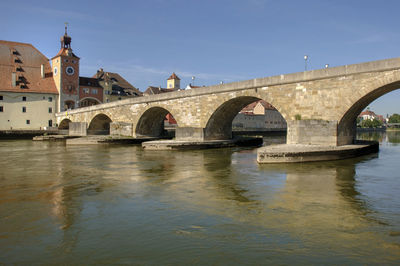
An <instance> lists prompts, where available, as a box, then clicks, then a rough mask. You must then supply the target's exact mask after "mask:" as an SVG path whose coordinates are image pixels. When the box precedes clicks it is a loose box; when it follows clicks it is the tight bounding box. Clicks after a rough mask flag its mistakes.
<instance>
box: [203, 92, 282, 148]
mask: <svg viewBox="0 0 400 266" xmlns="http://www.w3.org/2000/svg"><path fill="white" fill-rule="evenodd" d="M260 100H262V99H260V98H257V97H254V96H240V97H237V98H234V99H230V100H228V101H226V102H224V103H223V104H221V105H220V106H219V107H218V108H217V109H216V110H215V111H214V113H213V114H212V115H211V117H210V119H209V120H208V122H207V125H206V128H205V129H204V139H205V140H224V139H231V138H232V121H233V119H234V118H235V117H236V115H237V114H238V113H239V112H240V111H241V110H242V109H243V108H244V107H246V106H248V105H249V104H251V103H254V102H256V101H260ZM271 106H272V105H271ZM278 112H279V111H278Z"/></svg>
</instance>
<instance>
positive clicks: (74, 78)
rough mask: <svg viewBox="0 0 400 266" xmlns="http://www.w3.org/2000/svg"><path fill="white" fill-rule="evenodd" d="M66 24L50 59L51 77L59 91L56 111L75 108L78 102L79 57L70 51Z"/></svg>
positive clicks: (69, 38)
mask: <svg viewBox="0 0 400 266" xmlns="http://www.w3.org/2000/svg"><path fill="white" fill-rule="evenodd" d="M67 24H68V23H65V34H64V35H63V36H62V37H61V49H60V51H59V52H58V54H57V55H56V56H55V57H53V58H52V59H51V65H52V69H53V78H54V82H55V83H56V87H57V90H58V93H59V97H58V104H57V105H58V110H57V111H58V112H62V111H66V110H68V109H74V108H77V107H78V103H79V57H77V56H76V55H75V54H74V53H73V52H72V48H71V37H70V36H68V34H67Z"/></svg>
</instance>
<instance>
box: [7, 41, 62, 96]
mask: <svg viewBox="0 0 400 266" xmlns="http://www.w3.org/2000/svg"><path fill="white" fill-rule="evenodd" d="M14 53H15V54H14ZM41 65H44V72H45V75H44V78H42V77H41ZM12 73H15V75H16V80H17V81H19V82H17V85H16V86H13V85H12ZM21 84H23V85H25V88H21ZM0 91H9V92H23V93H52V94H58V91H57V87H56V85H55V83H54V80H53V74H52V69H51V66H50V62H49V59H48V58H47V57H45V56H44V55H43V54H42V53H41V52H40V51H39V50H37V49H36V48H35V47H34V46H33V45H32V44H29V43H19V42H9V41H2V40H0Z"/></svg>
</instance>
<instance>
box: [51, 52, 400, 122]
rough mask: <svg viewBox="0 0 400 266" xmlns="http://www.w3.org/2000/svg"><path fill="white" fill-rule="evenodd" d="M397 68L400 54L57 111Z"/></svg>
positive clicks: (80, 111)
mask: <svg viewBox="0 0 400 266" xmlns="http://www.w3.org/2000/svg"><path fill="white" fill-rule="evenodd" d="M396 69H400V57H397V58H391V59H384V60H377V61H371V62H366V63H359V64H351V65H344V66H337V67H331V68H325V69H317V70H310V71H303V72H296V73H290V74H282V75H276V76H270V77H264V78H255V79H250V80H244V81H237V82H231V83H226V84H219V85H212V86H207V87H201V88H196V89H192V90H181V91H175V92H170V93H164V94H157V95H151V96H143V97H137V98H132V99H127V100H122V101H118V102H111V103H104V104H99V105H94V106H89V107H83V108H79V109H74V110H68V112H59V113H56V117H63V116H67V115H65V114H66V113H68V114H70V115H73V114H78V113H84V112H90V111H98V110H105V109H109V108H114V107H121V106H124V105H132V104H143V103H152V102H159V101H165V100H174V99H181V98H190V97H196V96H203V95H211V94H216V93H224V92H234V91H240V90H246V89H257V88H262V87H268V86H277V85H285V84H291V83H298V82H308V81H314V80H322V79H330V78H337V77H341V76H348V75H354V74H362V73H368V72H369V73H371V72H382V71H390V70H396Z"/></svg>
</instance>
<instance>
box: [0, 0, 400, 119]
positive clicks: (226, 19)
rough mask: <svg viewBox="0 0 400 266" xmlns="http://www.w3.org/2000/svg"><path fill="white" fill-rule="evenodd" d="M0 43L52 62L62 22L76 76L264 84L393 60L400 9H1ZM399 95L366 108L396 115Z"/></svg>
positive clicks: (57, 4) (182, 4)
mask: <svg viewBox="0 0 400 266" xmlns="http://www.w3.org/2000/svg"><path fill="white" fill-rule="evenodd" d="M0 8H1V10H2V11H3V12H2V16H1V17H0V39H3V40H9V41H17V42H27V43H32V44H33V45H34V46H35V47H37V48H38V49H39V50H40V51H41V52H42V53H43V54H44V55H46V56H47V57H49V58H51V57H53V56H54V55H56V54H57V52H58V50H59V48H60V43H59V39H60V37H61V35H63V34H64V22H68V23H69V27H68V33H69V35H70V36H71V37H72V48H73V50H74V52H75V54H76V55H78V56H79V57H80V58H81V69H80V75H81V76H92V75H94V74H95V73H96V70H97V69H99V68H103V69H104V70H105V71H110V72H117V73H120V74H121V75H122V76H123V77H125V78H126V79H127V80H128V81H129V82H130V83H132V85H134V86H135V87H138V88H139V89H140V90H142V91H143V90H145V89H146V88H147V86H149V85H152V86H163V87H165V86H166V79H167V78H168V77H169V75H170V74H171V73H172V72H175V73H176V74H177V75H178V76H179V77H180V78H181V79H182V81H181V83H182V86H186V85H187V84H188V83H190V82H191V77H192V76H195V82H194V83H195V85H212V84H217V83H219V82H220V81H224V82H232V81H238V80H245V79H252V78H258V77H266V76H272V75H279V74H285V73H293V72H299V71H303V70H304V59H303V56H304V55H305V54H307V55H309V69H319V68H323V67H324V65H325V64H329V65H330V66H340V65H346V64H354V63H361V62H365V61H372V60H379V59H385V58H392V57H399V56H400V50H399V43H400V33H399V26H400V22H399V19H398V12H399V10H400V1H392V0H387V1H376V0H375V1H369V0H363V1H361V0H347V1H342V0H335V1H328V0H318V1H317V0H308V1H307V0H303V1H289V0H281V1H272V0H246V1H228V0H214V1H209V0H202V1H190V0H188V1H183V0H170V1H167V0H146V1H144V0H142V1H136V0H133V1H117V0H115V1H102V0H98V1H82V0H81V1H75V0H70V1H54V0H53V1H46V0H44V1H32V0H31V1H23V0H22V1H21V0H20V1H18V2H15V1H8V0H2V1H1V2H0ZM399 102H400V90H397V91H394V92H392V93H389V94H387V95H385V96H383V97H381V98H379V99H378V100H377V101H375V102H374V103H372V104H371V109H372V110H374V111H376V112H377V113H379V114H382V115H386V114H387V113H388V114H392V113H395V112H397V113H400V104H399Z"/></svg>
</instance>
